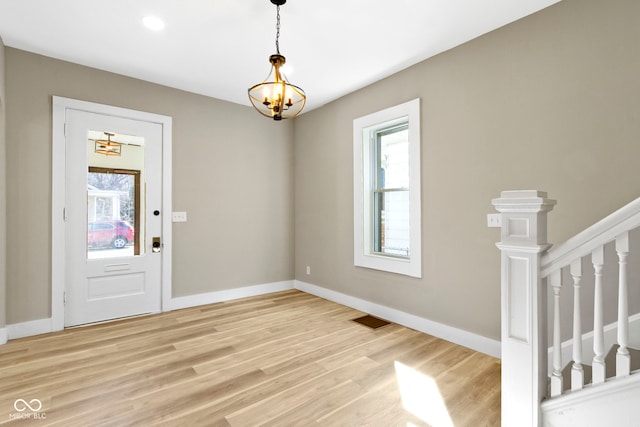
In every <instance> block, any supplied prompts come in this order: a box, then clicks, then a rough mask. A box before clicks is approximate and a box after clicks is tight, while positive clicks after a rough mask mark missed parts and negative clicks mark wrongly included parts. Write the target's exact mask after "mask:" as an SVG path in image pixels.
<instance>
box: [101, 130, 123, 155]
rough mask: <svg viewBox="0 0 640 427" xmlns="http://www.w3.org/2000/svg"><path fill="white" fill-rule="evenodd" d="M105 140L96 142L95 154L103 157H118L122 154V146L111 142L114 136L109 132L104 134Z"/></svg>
mask: <svg viewBox="0 0 640 427" xmlns="http://www.w3.org/2000/svg"><path fill="white" fill-rule="evenodd" d="M104 134H105V135H107V140H106V141H105V140H104V139H98V140H96V153H98V154H104V155H105V156H120V155H121V153H122V144H121V143H119V142H115V141H112V140H111V137H112V136H113V135H115V134H113V133H111V132H105V133H104Z"/></svg>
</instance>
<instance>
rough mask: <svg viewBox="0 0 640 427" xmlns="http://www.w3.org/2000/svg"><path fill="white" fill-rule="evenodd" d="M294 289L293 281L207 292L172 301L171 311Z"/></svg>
mask: <svg viewBox="0 0 640 427" xmlns="http://www.w3.org/2000/svg"><path fill="white" fill-rule="evenodd" d="M293 288H294V283H293V280H285V281H283V282H273V283H266V284H263V285H253V286H245V287H242V288H235V289H225V290H223V291H215V292H207V293H204V294H196V295H188V296H184V297H177V298H173V299H171V308H170V310H178V309H181V308H189V307H197V306H199V305H206V304H213V303H216V302H223V301H231V300H234V299H239V298H247V297H254V296H258V295H265V294H271V293H274V292H281V291H288V290H291V289H293Z"/></svg>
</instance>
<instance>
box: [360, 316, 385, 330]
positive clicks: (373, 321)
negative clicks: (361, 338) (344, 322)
mask: <svg viewBox="0 0 640 427" xmlns="http://www.w3.org/2000/svg"><path fill="white" fill-rule="evenodd" d="M352 320H353V321H354V322H356V323H360V324H361V325H364V326H367V327H369V328H371V329H378V328H382V327H383V326H387V325H390V324H391V323H389V322H387V321H386V320H382V319H378V318H377V317H373V316H371V315H369V314H367V315H366V316H362V317H358V318H357V319H352Z"/></svg>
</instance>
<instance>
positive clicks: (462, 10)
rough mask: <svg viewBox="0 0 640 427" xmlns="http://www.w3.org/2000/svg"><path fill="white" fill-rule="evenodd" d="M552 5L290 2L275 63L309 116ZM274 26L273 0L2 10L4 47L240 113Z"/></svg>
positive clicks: (78, 2) (29, 4) (24, 3)
mask: <svg viewBox="0 0 640 427" xmlns="http://www.w3.org/2000/svg"><path fill="white" fill-rule="evenodd" d="M557 1H559V0H393V1H389V0H342V1H333V2H327V1H320V0H289V2H287V3H286V4H285V5H283V6H282V7H281V11H280V14H281V26H282V28H281V33H280V51H281V53H282V54H283V55H284V56H285V57H286V58H287V65H289V66H290V67H291V70H290V71H289V72H288V73H287V76H288V78H289V80H290V82H291V83H293V84H295V85H297V86H300V87H302V88H303V89H304V90H305V92H306V93H307V107H306V109H305V111H310V110H312V109H314V108H317V107H320V106H322V105H324V104H326V103H328V102H330V101H332V100H335V99H337V98H339V97H341V96H343V95H345V94H347V93H350V92H353V91H354V90H356V89H359V88H362V87H364V86H366V85H368V84H370V83H373V82H374V81H377V80H379V79H381V78H384V77H386V76H389V75H391V74H393V73H395V72H397V71H400V70H402V69H404V68H407V67H409V66H411V65H413V64H415V63H417V62H420V61H422V60H424V59H426V58H429V57H431V56H433V55H436V54H438V53H440V52H443V51H445V50H448V49H451V48H452V47H455V46H457V45H460V44H462V43H464V42H466V41H468V40H471V39H473V38H475V37H478V36H479V35H482V34H485V33H487V32H489V31H491V30H494V29H496V28H498V27H501V26H503V25H506V24H508V23H510V22H513V21H515V20H517V19H520V18H522V17H524V16H527V15H529V14H531V13H534V12H536V11H538V10H540V9H543V8H545V7H547V6H549V5H551V4H553V3H556V2H557ZM145 16H156V17H159V18H161V19H162V20H163V21H164V22H165V24H166V26H165V29H164V30H162V31H151V30H149V29H147V28H146V27H144V26H143V24H142V18H143V17H145ZM275 24H276V7H275V6H274V5H273V4H271V2H270V1H269V0H225V1H223V0H185V1H177V0H109V1H105V0H56V1H51V0H2V1H0V36H1V37H2V39H3V40H4V43H5V45H6V46H10V47H14V48H17V49H22V50H26V51H29V52H34V53H38V54H42V55H46V56H50V57H53V58H58V59H62V60H65V61H70V62H75V63H78V64H82V65H86V66H89V67H94V68H98V69H102V70H107V71H111V72H114V73H118V74H123V75H126V76H130V77H135V78H138V79H142V80H147V81H150V82H154V83H159V84H162V85H166V86H170V87H174V88H178V89H183V90H186V91H190V92H195V93H199V94H203V95H207V96H211V97H214V98H218V99H222V100H226V101H230V102H234V103H238V104H242V105H250V103H249V100H248V97H247V88H248V87H250V86H252V85H254V84H256V83H259V82H260V81H262V80H263V79H264V78H265V77H266V76H267V74H268V72H269V69H270V65H269V62H268V58H269V55H271V54H272V53H275Z"/></svg>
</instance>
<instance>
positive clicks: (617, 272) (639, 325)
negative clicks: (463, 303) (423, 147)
mask: <svg viewBox="0 0 640 427" xmlns="http://www.w3.org/2000/svg"><path fill="white" fill-rule="evenodd" d="M555 203H556V202H555V201H554V200H550V199H547V197H546V193H543V192H539V191H505V192H503V193H502V194H501V197H500V198H499V199H494V200H493V205H494V206H495V207H496V209H497V210H498V211H499V212H501V217H502V227H501V242H500V243H498V244H497V246H498V247H499V248H500V250H501V253H502V255H501V257H502V259H501V264H502V267H501V269H502V270H501V271H502V279H501V288H502V424H503V425H504V426H541V425H544V426H576V425H579V426H609V425H616V426H637V425H640V424H639V423H640V419H638V416H637V415H634V413H636V414H637V410H638V409H637V408H636V405H637V404H638V403H639V402H640V351H638V350H637V349H638V348H640V315H638V314H634V315H633V316H631V317H630V316H629V298H628V295H629V287H630V286H633V287H632V290H634V292H636V293H637V289H638V287H637V286H638V284H637V283H630V281H629V279H628V278H629V272H630V268H629V259H630V257H629V255H630V247H631V245H630V240H632V236H633V234H634V233H635V230H636V229H638V227H640V199H638V200H635V201H634V202H632V203H630V204H629V205H627V206H625V207H623V208H621V209H620V210H618V211H616V212H615V213H613V214H611V215H610V216H608V217H607V218H605V219H603V220H601V221H599V222H598V223H596V224H594V225H593V226H591V227H589V228H588V229H586V230H584V231H582V232H580V233H578V234H577V235H576V236H574V237H572V238H571V239H569V240H567V241H566V242H564V243H562V244H559V245H556V246H554V247H553V248H551V245H550V244H548V243H547V230H546V227H547V214H548V212H550V211H551V210H552V209H553V206H554V205H555ZM634 274H635V270H634ZM636 275H637V274H636ZM585 301H588V304H587V303H585ZM632 308H633V310H634V311H640V307H632ZM612 314H613V315H614V316H611V315H612ZM605 322H607V323H608V324H606V325H605ZM567 337H570V339H568V340H566V338H567ZM563 339H564V340H565V341H564V342H563ZM549 343H551V346H549V345H548V344H549ZM605 350H608V352H606V353H605Z"/></svg>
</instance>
